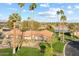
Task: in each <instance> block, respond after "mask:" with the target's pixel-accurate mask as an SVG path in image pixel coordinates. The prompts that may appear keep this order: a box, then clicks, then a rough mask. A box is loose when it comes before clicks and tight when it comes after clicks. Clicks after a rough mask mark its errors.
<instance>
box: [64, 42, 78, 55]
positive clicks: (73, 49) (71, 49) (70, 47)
mask: <svg viewBox="0 0 79 59" xmlns="http://www.w3.org/2000/svg"><path fill="white" fill-rule="evenodd" d="M64 54H65V56H79V41H70V42H68V43H67V44H66V46H65V49H64Z"/></svg>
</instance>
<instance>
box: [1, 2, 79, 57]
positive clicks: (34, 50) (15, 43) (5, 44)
mask: <svg viewBox="0 0 79 59" xmlns="http://www.w3.org/2000/svg"><path fill="white" fill-rule="evenodd" d="M0 8H1V9H0V56H79V4H78V3H0Z"/></svg>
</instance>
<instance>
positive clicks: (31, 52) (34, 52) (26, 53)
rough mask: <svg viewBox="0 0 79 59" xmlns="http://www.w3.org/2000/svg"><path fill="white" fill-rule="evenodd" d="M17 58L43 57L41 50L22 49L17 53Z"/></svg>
mask: <svg viewBox="0 0 79 59" xmlns="http://www.w3.org/2000/svg"><path fill="white" fill-rule="evenodd" d="M15 55H16V56H42V54H41V53H40V51H39V49H37V48H21V49H20V50H19V51H17V53H16V54H15Z"/></svg>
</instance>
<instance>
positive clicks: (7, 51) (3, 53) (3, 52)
mask: <svg viewBox="0 0 79 59" xmlns="http://www.w3.org/2000/svg"><path fill="white" fill-rule="evenodd" d="M0 56H12V49H10V48H5V49H0Z"/></svg>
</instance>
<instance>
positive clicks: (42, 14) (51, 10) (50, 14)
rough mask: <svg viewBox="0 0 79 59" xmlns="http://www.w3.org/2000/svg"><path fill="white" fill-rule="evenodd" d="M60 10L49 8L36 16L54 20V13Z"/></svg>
mask: <svg viewBox="0 0 79 59" xmlns="http://www.w3.org/2000/svg"><path fill="white" fill-rule="evenodd" d="M58 10H60V8H49V10H48V11H44V12H39V13H38V14H39V15H40V16H46V17H49V18H55V17H56V12H57V11H58Z"/></svg>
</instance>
